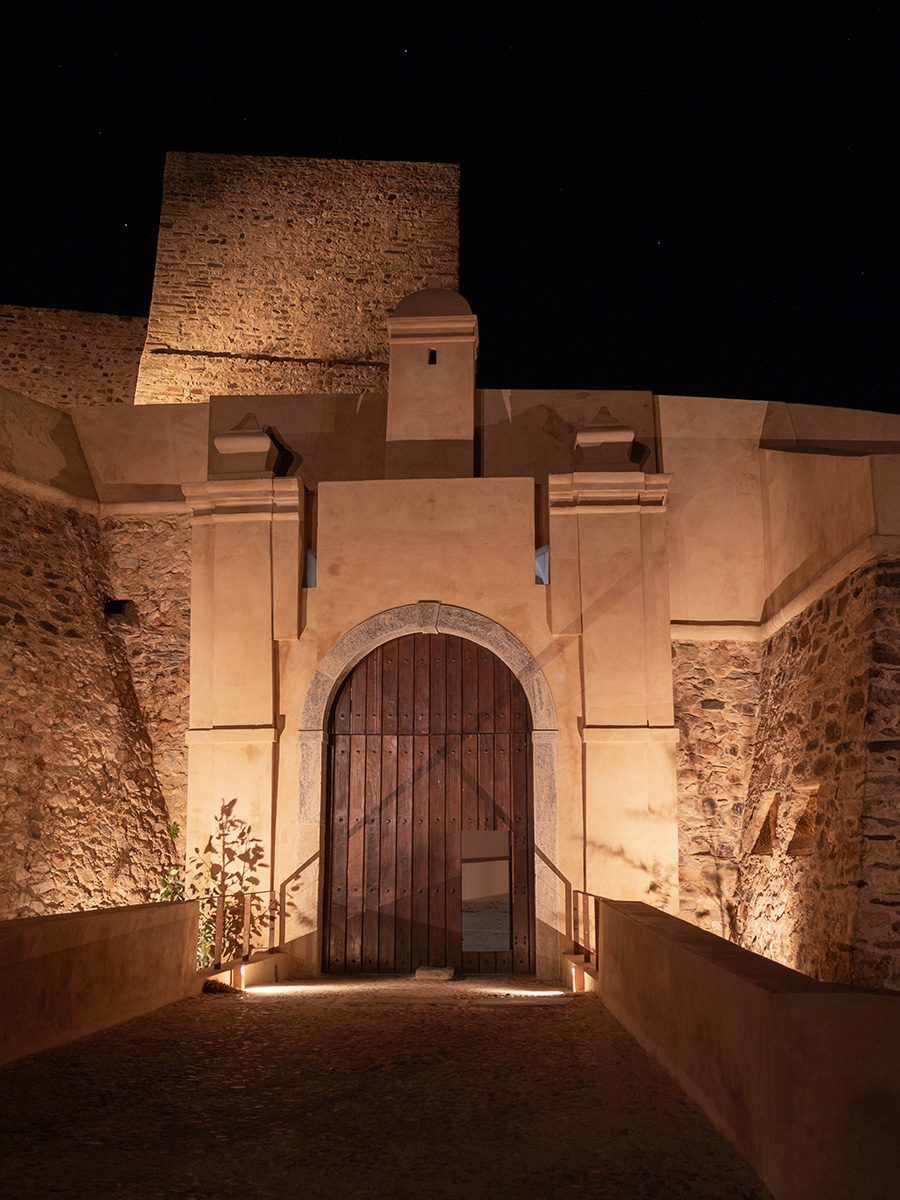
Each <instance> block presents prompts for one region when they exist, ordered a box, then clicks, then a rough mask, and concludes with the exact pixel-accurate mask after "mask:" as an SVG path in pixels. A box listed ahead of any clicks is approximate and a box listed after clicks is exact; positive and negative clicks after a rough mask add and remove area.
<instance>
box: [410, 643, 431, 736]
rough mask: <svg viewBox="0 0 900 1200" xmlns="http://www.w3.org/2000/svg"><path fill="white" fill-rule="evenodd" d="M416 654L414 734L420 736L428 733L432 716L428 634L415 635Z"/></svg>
mask: <svg viewBox="0 0 900 1200" xmlns="http://www.w3.org/2000/svg"><path fill="white" fill-rule="evenodd" d="M414 637H415V644H416V652H415V665H416V675H415V701H414V705H415V707H414V715H415V727H414V732H415V733H419V734H427V733H428V720H429V716H430V699H429V691H430V687H429V685H430V682H431V654H430V651H429V646H428V634H427V633H417V634H414Z"/></svg>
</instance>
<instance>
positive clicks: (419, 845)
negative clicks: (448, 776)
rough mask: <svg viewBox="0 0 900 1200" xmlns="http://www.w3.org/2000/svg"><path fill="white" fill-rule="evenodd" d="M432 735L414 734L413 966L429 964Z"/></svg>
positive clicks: (415, 968) (415, 967) (414, 968)
mask: <svg viewBox="0 0 900 1200" xmlns="http://www.w3.org/2000/svg"><path fill="white" fill-rule="evenodd" d="M428 743H429V738H428V736H427V735H425V736H415V737H414V738H413V847H412V850H413V861H412V908H413V912H412V947H411V950H412V970H413V971H415V970H417V968H419V967H426V966H428V899H429V897H428V834H429V828H428V801H429V789H428V772H429V765H430V747H429V744H428Z"/></svg>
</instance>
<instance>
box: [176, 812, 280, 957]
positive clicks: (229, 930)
mask: <svg viewBox="0 0 900 1200" xmlns="http://www.w3.org/2000/svg"><path fill="white" fill-rule="evenodd" d="M237 803H238V800H237V797H236V796H235V797H234V798H233V799H231V800H227V801H226V800H222V801H221V806H220V809H219V812H218V814H217V815H216V818H215V823H214V827H213V829H212V830H211V831H210V834H209V837H208V838H207V840H206V844H205V845H204V847H203V849H202V850H201V848H200V847H199V846H195V847H194V850H193V853H192V854H191V856H190V858H189V859H188V862H187V865H186V866H185V867H184V868H181V867H174V868H172V869H171V870H169V871H167V872H166V873H165V874H164V876H163V880H162V884H161V886H160V888H159V890H158V891H157V893H156V894H155V895H154V896H153V897H152V899H153V900H155V901H169V900H199V902H200V924H199V930H198V938H197V967H198V969H200V970H202V969H203V968H205V967H208V966H211V965H212V964H213V963H214V962H215V963H218V962H230V961H232V960H234V959H239V958H242V957H246V956H247V955H248V954H249V953H250V952H252V951H253V950H256V949H271V948H274V944H275V942H276V940H277V939H276V931H277V927H278V923H279V917H280V921H281V924H282V926H283V923H284V921H285V918H286V916H287V913H288V909H291V908H293V901H292V900H289V899H288V896H287V884H288V883H289V882H290V880H286V881H285V883H284V884H283V885H282V887H281V905H280V912H279V904H278V899H277V895H278V894H277V893H276V892H275V891H272V890H267V889H261V888H260V883H261V878H260V875H261V872H262V871H263V870H265V869H266V868H267V867H268V863H267V862H266V861H265V848H264V846H263V842H262V840H261V839H260V838H258V837H257V836H256V835H255V834H254V832H253V828H252V826H251V825H250V823H249V822H248V821H244V820H243V819H242V818H240V817H238V816H235V808H236V807H237ZM177 834H178V829H177V827H174V826H173V830H172V836H173V838H174V837H177ZM295 874H296V872H295Z"/></svg>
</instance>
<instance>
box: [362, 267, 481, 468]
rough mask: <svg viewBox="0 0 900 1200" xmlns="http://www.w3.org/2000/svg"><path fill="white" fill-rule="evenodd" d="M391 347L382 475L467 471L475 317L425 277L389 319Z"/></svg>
mask: <svg viewBox="0 0 900 1200" xmlns="http://www.w3.org/2000/svg"><path fill="white" fill-rule="evenodd" d="M388 337H389V340H390V347H391V366H390V382H389V387H388V414H387V447H386V452H385V474H386V476H387V477H388V478H389V479H415V478H425V479H429V478H431V479H434V478H447V477H448V476H449V477H455V478H459V477H461V476H466V475H471V474H472V463H473V454H472V442H473V437H474V426H475V407H474V401H475V356H476V354H477V353H478V321H477V319H476V317H475V315H474V314H473V312H472V310H471V308H470V307H469V305H468V303H467V302H466V301H465V300H464V299H463V297H462V296H460V294H459V292H453V291H450V289H449V288H442V287H441V281H440V279H437V278H431V279H429V280H428V281H427V283H426V285H425V287H424V288H422V290H421V291H418V292H413V293H412V294H411V295H409V296H406V297H405V298H404V299H403V300H401V301H400V303H399V304H398V305H397V307H396V308H395V309H394V312H393V315H392V316H390V317H389V318H388Z"/></svg>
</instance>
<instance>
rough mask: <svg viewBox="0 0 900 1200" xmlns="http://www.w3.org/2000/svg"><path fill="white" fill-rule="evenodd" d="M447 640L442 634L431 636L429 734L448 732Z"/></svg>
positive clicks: (429, 641) (429, 638) (429, 647)
mask: <svg viewBox="0 0 900 1200" xmlns="http://www.w3.org/2000/svg"><path fill="white" fill-rule="evenodd" d="M446 643H447V639H446V638H445V637H444V636H443V635H442V634H430V635H429V637H428V650H429V657H430V660H431V686H430V689H429V718H428V730H427V732H428V733H432V734H435V733H438V734H442V733H446V731H447V709H446V705H447V658H446Z"/></svg>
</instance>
